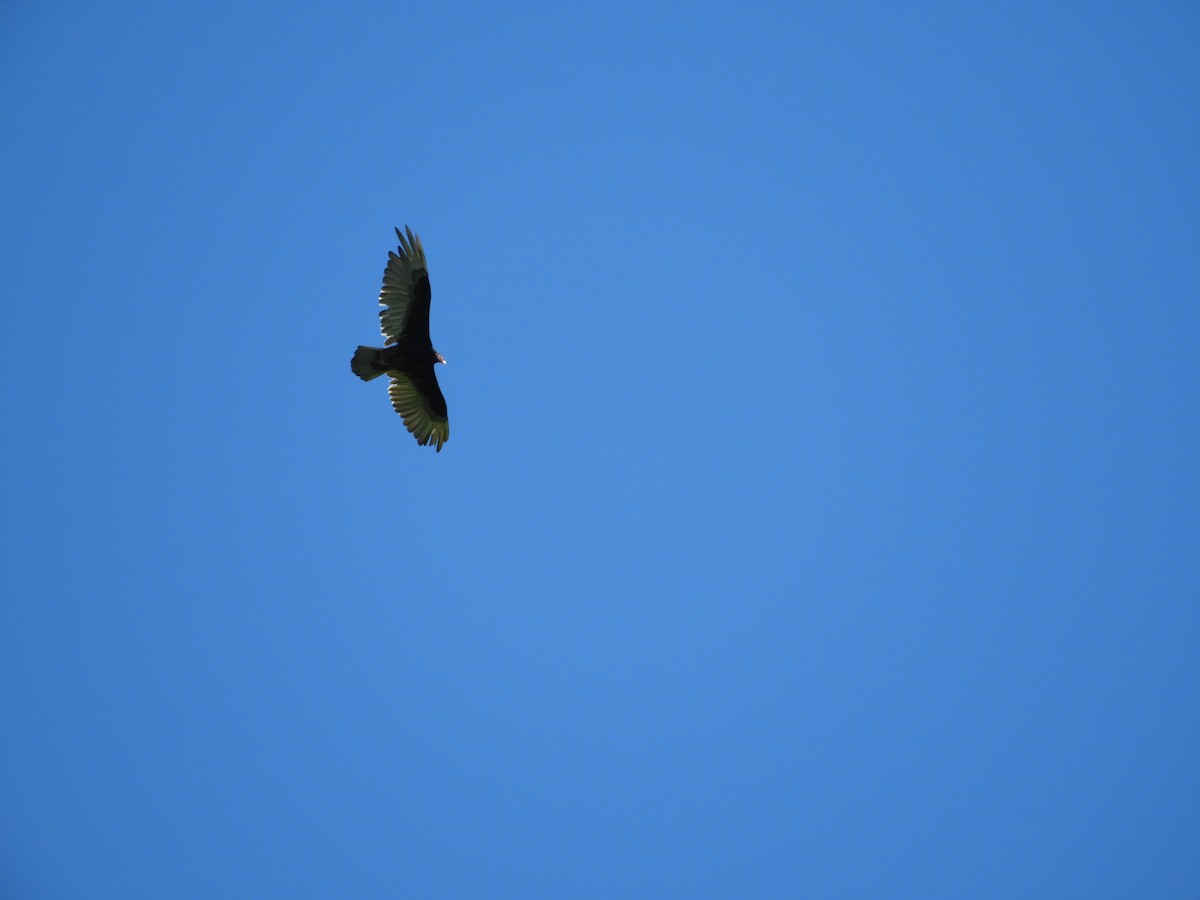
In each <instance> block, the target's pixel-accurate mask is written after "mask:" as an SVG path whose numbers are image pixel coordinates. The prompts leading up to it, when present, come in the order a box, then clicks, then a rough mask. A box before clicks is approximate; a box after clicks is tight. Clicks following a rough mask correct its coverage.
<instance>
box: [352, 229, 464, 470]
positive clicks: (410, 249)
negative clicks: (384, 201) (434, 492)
mask: <svg viewBox="0 0 1200 900" xmlns="http://www.w3.org/2000/svg"><path fill="white" fill-rule="evenodd" d="M404 231H405V233H406V234H401V233H400V229H399V228H397V229H396V237H398V238H399V239H400V246H399V248H398V250H399V252H398V253H392V252H390V251H389V253H388V263H387V268H386V269H384V270H383V288H382V289H381V290H380V291H379V305H380V306H382V307H383V309H382V310H381V311H380V313H379V319H380V322H379V326H380V330H381V331H383V336H384V339H385V340H384V343H386V344H387V346H386V347H382V348H380V347H359V348H358V350H356V351H355V353H354V357H353V358H352V359H351V360H350V370H351V371H352V372H354V374H355V375H357V376H358V377H359V378H361V379H362V380H363V381H370V380H371V379H372V378H378V377H379V376H380V375H384V374H386V375H387V376H388V377H389V378H391V379H392V383H391V384H390V385H388V396H390V397H391V398H392V407H393V408H394V409H395V410H396V412H397V413H399V414H400V418H401V419H403V420H404V427H405V428H407V429H408V430H409V431H410V432H411V433H412V436H413V437H415V438H416V439H417V443H418V444H420V445H421V446H422V447H423V446H425V445H426V444H433V445H434V446H435V447H436V448H437V450H438V452H439V453H440V452H441V450H442V444H444V443H446V441H448V440H450V420H449V419H447V418H446V398H445V397H443V396H442V391H441V388H439V387H438V383H437V375H436V374H434V371H433V367H434V366H435V365H436V364H437V363H444V362H445V361H446V360H445V359H443V358H442V354H440V353H438V352H437V351H436V350H434V349H433V344H432V343H431V342H430V340H429V272H428V270H427V269H426V268H425V248H424V247H422V246H421V239H420V238H419V237H417V236H416V235H415V234H413V233H412V229H411V228H409V227H408V226H407V225H406V226H404ZM406 235H407V237H406Z"/></svg>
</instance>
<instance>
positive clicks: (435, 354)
mask: <svg viewBox="0 0 1200 900" xmlns="http://www.w3.org/2000/svg"><path fill="white" fill-rule="evenodd" d="M433 358H434V359H436V360H437V361H438V362H440V363H441V364H442V365H443V366H444V365H445V364H446V357H444V356H442V354H440V353H438V352H437V351H436V350H434V351H433Z"/></svg>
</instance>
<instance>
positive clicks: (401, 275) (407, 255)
mask: <svg viewBox="0 0 1200 900" xmlns="http://www.w3.org/2000/svg"><path fill="white" fill-rule="evenodd" d="M404 232H405V233H401V231H400V229H399V228H397V229H396V237H398V238H399V239H400V246H399V248H398V250H399V253H392V252H390V251H389V252H388V263H387V268H386V269H384V270H383V288H382V289H381V290H380V291H379V305H380V306H382V307H383V309H382V310H381V311H380V313H379V330H380V331H382V332H383V336H384V337H385V338H387V343H389V344H394V343H396V341H398V340H399V339H400V336H401V335H411V336H412V337H416V338H420V339H421V340H422V341H423V342H425V343H428V342H429V271H428V270H427V269H426V268H425V248H424V247H422V246H421V239H420V238H419V237H417V236H416V235H415V234H413V233H412V229H411V228H409V227H408V226H407V225H405V226H404ZM406 235H407V237H406Z"/></svg>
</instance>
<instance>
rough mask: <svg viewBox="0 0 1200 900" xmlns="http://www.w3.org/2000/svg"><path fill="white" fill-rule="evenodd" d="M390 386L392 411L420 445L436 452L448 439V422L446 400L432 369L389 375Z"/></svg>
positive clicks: (431, 367)
mask: <svg viewBox="0 0 1200 900" xmlns="http://www.w3.org/2000/svg"><path fill="white" fill-rule="evenodd" d="M388 375H389V376H391V379H392V383H391V384H390V385H388V396H389V397H391V398H392V408H393V409H395V410H396V412H398V413H399V414H400V418H402V419H403V420H404V427H405V428H407V429H408V430H409V432H410V433H411V434H412V436H413V437H415V438H416V439H417V443H418V444H420V445H421V446H425V445H426V444H434V445H435V446H436V447H437V450H438V452H439V453H440V452H441V451H442V444H444V443H446V441H448V440H450V421H449V419H447V418H446V398H445V397H443V396H442V389H441V388H439V387H438V383H437V375H435V374H434V371H433V366H430V367H429V368H428V370H422V371H420V372H410V373H407V374H405V373H403V372H396V371H391V372H388Z"/></svg>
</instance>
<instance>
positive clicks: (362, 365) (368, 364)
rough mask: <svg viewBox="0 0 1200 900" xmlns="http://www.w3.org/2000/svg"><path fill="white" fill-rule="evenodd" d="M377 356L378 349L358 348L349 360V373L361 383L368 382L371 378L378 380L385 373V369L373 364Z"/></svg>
mask: <svg viewBox="0 0 1200 900" xmlns="http://www.w3.org/2000/svg"><path fill="white" fill-rule="evenodd" d="M378 355H379V348H378V347H359V348H358V349H357V350H355V351H354V356H353V357H351V359H350V371H351V372H353V373H354V374H355V375H357V376H358V377H359V378H361V379H362V380H363V381H370V380H371V379H372V378H378V377H379V376H380V375H382V374H383V373H384V372H386V371H387V369H381V368H379V366H378V365H377V364H376V363H375V359H376V357H377V356H378Z"/></svg>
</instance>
